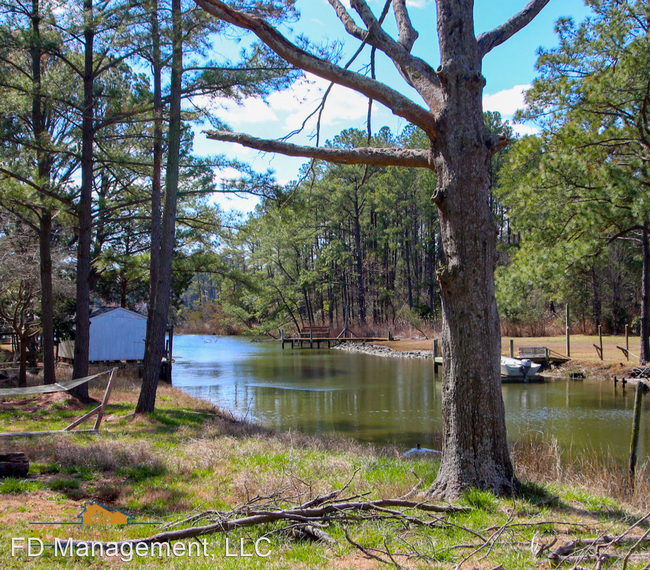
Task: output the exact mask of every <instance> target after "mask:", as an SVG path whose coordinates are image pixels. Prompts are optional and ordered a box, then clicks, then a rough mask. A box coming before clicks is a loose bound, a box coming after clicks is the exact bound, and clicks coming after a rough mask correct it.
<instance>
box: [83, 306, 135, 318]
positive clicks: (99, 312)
mask: <svg viewBox="0 0 650 570" xmlns="http://www.w3.org/2000/svg"><path fill="white" fill-rule="evenodd" d="M116 311H117V312H118V314H121V315H123V316H125V317H131V318H138V319H145V320H146V319H147V317H146V316H145V315H141V314H140V313H136V312H135V311H131V310H130V309H125V308H124V307H100V308H99V309H97V310H95V311H93V312H92V314H91V315H90V320H93V319H95V318H97V317H102V316H104V315H108V314H109V313H114V312H116Z"/></svg>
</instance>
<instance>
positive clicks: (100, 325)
mask: <svg viewBox="0 0 650 570" xmlns="http://www.w3.org/2000/svg"><path fill="white" fill-rule="evenodd" d="M146 334H147V317H145V316H144V315H141V314H139V313H135V312H133V311H129V310H128V309H123V308H121V307H116V308H114V309H107V310H103V311H102V312H98V313H95V315H94V316H92V317H90V354H89V360H90V362H106V361H111V360H113V361H115V360H142V359H143V358H144V339H145V336H146ZM59 356H60V357H63V358H70V359H73V358H74V342H73V341H65V342H62V343H61V344H60V345H59Z"/></svg>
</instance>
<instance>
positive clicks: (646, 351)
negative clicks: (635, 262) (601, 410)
mask: <svg viewBox="0 0 650 570" xmlns="http://www.w3.org/2000/svg"><path fill="white" fill-rule="evenodd" d="M649 230H650V228H649V227H648V223H647V222H644V224H643V230H642V233H641V249H642V256H643V270H642V273H643V275H642V278H641V330H640V336H641V353H640V354H639V362H640V363H641V364H647V363H648V362H649V361H650V334H649V333H650V245H649V244H648V231H649Z"/></svg>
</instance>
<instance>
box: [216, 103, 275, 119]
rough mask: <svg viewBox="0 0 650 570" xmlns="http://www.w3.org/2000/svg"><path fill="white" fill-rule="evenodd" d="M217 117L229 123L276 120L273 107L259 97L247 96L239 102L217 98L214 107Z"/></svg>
mask: <svg viewBox="0 0 650 570" xmlns="http://www.w3.org/2000/svg"><path fill="white" fill-rule="evenodd" d="M215 112H216V114H217V117H218V118H219V119H220V120H222V121H223V122H225V123H227V124H229V125H242V124H251V123H268V122H269V121H277V120H278V117H277V115H276V114H275V113H274V111H273V109H272V108H271V107H270V106H269V105H267V104H266V103H265V102H264V101H263V100H262V99H261V98H259V97H248V98H247V99H244V100H243V101H242V102H241V103H240V104H237V103H235V102H233V101H231V100H227V99H226V100H219V101H218V103H217V106H216V109H215Z"/></svg>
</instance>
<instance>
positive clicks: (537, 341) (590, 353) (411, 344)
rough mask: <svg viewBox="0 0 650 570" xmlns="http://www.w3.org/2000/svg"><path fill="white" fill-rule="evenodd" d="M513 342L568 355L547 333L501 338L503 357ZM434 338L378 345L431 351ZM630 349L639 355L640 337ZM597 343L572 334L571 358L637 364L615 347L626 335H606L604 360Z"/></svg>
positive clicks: (556, 338)
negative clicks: (597, 349) (601, 357)
mask: <svg viewBox="0 0 650 570" xmlns="http://www.w3.org/2000/svg"><path fill="white" fill-rule="evenodd" d="M511 339H512V340H513V341H514V347H515V356H517V349H518V348H519V347H532V346H545V347H547V348H550V349H551V350H553V351H555V352H557V353H559V354H562V355H564V354H566V338H565V337H564V336H545V337H508V336H504V337H503V338H502V339H501V352H502V354H503V355H504V356H507V355H508V351H509V346H510V340H511ZM431 342H432V341H431V340H430V339H428V340H427V339H425V340H411V339H405V340H398V341H386V342H377V343H375V344H379V345H384V346H388V347H389V348H392V349H393V350H400V351H407V350H431ZM629 342H630V351H631V352H632V353H634V354H636V355H638V354H639V350H640V348H639V346H640V344H639V337H638V336H630V338H629ZM594 344H596V345H598V344H599V337H598V336H597V335H593V336H590V335H572V336H571V358H572V361H573V362H574V363H585V364H589V365H603V366H607V367H609V366H612V365H614V366H634V365H638V359H637V358H635V357H633V356H630V360H629V361H628V360H626V359H625V356H624V355H623V353H622V352H621V351H620V350H619V349H618V348H616V347H617V346H622V347H625V336H603V360H602V361H601V360H600V358H599V357H598V354H597V352H596V349H595V348H594Z"/></svg>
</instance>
